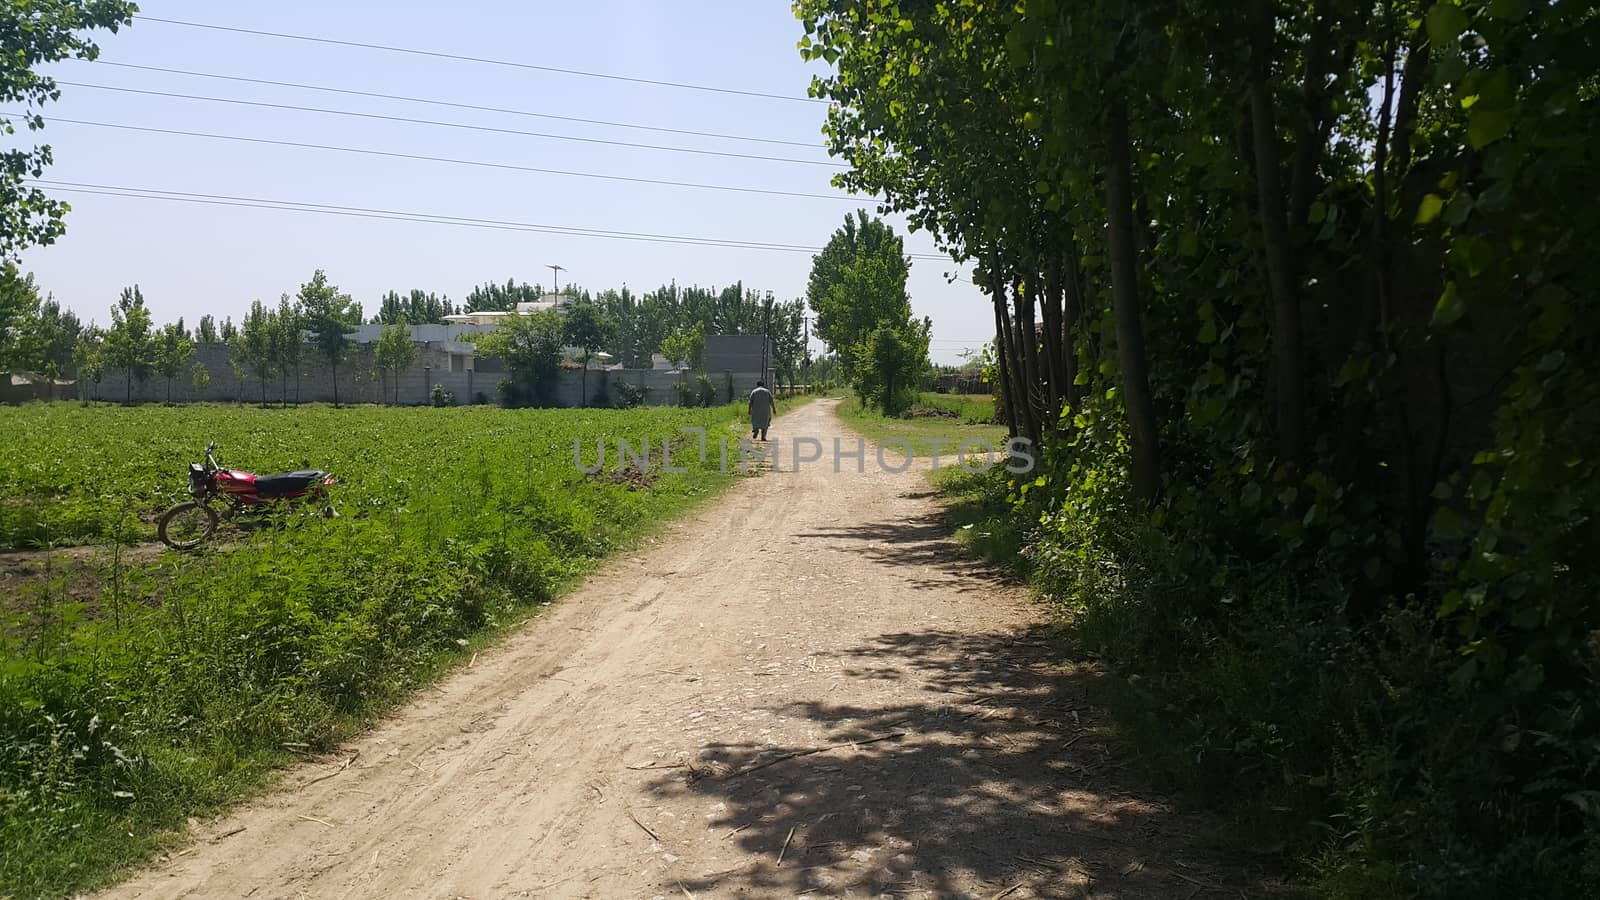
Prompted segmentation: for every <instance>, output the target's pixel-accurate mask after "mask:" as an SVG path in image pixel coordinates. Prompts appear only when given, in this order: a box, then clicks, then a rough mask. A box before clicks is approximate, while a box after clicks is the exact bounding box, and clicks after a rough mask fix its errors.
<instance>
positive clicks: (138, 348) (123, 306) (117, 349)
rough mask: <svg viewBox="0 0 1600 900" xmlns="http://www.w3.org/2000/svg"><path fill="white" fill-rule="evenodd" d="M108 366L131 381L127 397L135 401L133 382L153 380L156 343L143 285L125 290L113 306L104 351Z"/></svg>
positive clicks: (127, 400) (126, 398)
mask: <svg viewBox="0 0 1600 900" xmlns="http://www.w3.org/2000/svg"><path fill="white" fill-rule="evenodd" d="M101 352H102V354H103V356H104V359H105V364H106V365H107V366H108V367H110V368H113V369H120V370H121V371H122V373H123V375H124V376H125V377H126V379H127V396H126V397H125V398H124V401H125V402H127V403H132V402H133V383H134V381H135V380H138V381H143V380H145V379H146V378H149V377H150V370H151V369H152V368H153V367H154V365H155V361H156V343H155V339H154V336H153V335H152V334H151V330H150V310H148V309H146V308H145V305H144V294H143V293H141V292H140V290H139V286H138V285H134V286H133V287H131V288H123V289H122V297H121V298H120V299H119V300H118V301H117V303H116V304H115V305H114V306H112V307H111V327H110V328H108V329H107V330H106V334H105V346H104V348H103V349H102V351H101Z"/></svg>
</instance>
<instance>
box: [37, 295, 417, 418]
mask: <svg viewBox="0 0 1600 900" xmlns="http://www.w3.org/2000/svg"><path fill="white" fill-rule="evenodd" d="M25 281H26V282H27V283H28V284H30V285H31V279H27V280H25ZM44 306H45V305H44V304H40V308H41V309H43V308H44ZM68 315H70V314H68ZM72 323H73V325H74V333H75V340H74V341H73V344H72V348H71V351H70V361H71V364H72V369H73V370H75V371H76V373H77V374H78V376H79V377H80V378H85V379H88V380H89V381H91V382H93V383H96V384H98V383H99V382H100V380H101V378H102V376H103V375H104V373H105V372H107V371H116V372H120V373H122V374H123V375H124V376H125V377H124V381H125V386H126V394H125V398H124V399H125V402H129V403H131V402H132V401H133V385H134V383H135V382H142V381H146V380H148V379H149V378H150V377H151V376H152V375H160V376H162V377H163V378H165V379H166V381H167V400H168V402H171V400H172V386H173V382H174V381H175V379H176V378H177V377H178V376H179V375H181V374H182V373H183V371H184V368H185V367H186V366H187V365H188V364H189V362H190V360H191V359H192V358H193V357H194V347H195V344H196V343H202V344H203V343H226V344H227V345H228V347H229V351H230V353H229V362H230V364H232V365H233V366H234V368H235V369H236V371H237V372H238V373H239V375H240V376H241V378H243V377H244V376H246V375H254V376H255V377H256V379H257V380H258V381H259V382H260V384H261V402H262V404H265V403H266V402H267V382H268V381H269V380H270V379H272V378H273V377H274V376H276V377H278V378H279V379H280V380H281V381H282V386H283V397H284V400H285V402H287V400H288V397H289V384H288V380H289V376H290V375H291V374H293V375H294V377H295V379H296V395H297V396H298V389H299V385H298V380H299V377H300V370H301V365H300V364H301V360H302V358H303V357H304V355H305V354H306V352H307V351H308V350H309V351H310V352H311V353H312V354H314V355H315V356H316V357H317V358H319V359H320V360H322V361H323V362H325V363H327V365H328V366H329V367H330V368H331V369H332V370H333V375H334V379H333V389H334V403H335V404H336V405H337V404H338V402H339V399H338V390H339V385H338V370H339V366H340V365H341V364H342V363H343V362H344V361H345V355H346V350H347V349H348V347H349V344H350V341H349V339H348V338H346V337H345V335H346V334H348V333H349V332H351V331H353V330H355V329H356V328H358V327H359V326H360V325H361V308H360V305H359V304H356V303H355V302H354V301H353V300H351V298H350V296H349V295H348V294H345V293H342V292H341V291H340V290H339V289H338V287H337V286H335V285H333V284H331V283H329V281H328V277H327V275H326V274H325V273H324V272H323V271H321V270H320V269H319V270H317V272H316V273H315V274H314V275H313V276H312V278H311V280H310V281H308V282H306V283H305V284H303V285H301V286H300V290H299V292H298V293H297V294H295V295H294V296H293V297H290V296H289V295H288V294H285V295H283V297H282V298H281V299H280V300H279V301H278V305H277V306H276V307H269V306H268V305H266V304H264V303H262V302H261V301H260V300H257V301H255V302H254V303H252V304H251V307H250V312H249V314H247V315H246V316H245V318H244V319H243V321H242V322H241V323H240V324H239V325H238V326H237V327H235V326H234V325H233V323H232V322H231V320H230V321H225V322H224V323H223V327H222V329H221V330H220V331H219V330H218V329H217V328H216V325H215V322H214V320H213V319H212V317H210V316H205V317H203V318H202V319H201V320H200V324H199V326H198V328H197V329H196V332H195V333H190V332H189V330H188V329H186V328H185V327H184V324H183V320H182V319H179V320H178V321H176V322H173V323H169V324H167V325H164V326H162V327H160V328H157V327H155V326H154V324H153V320H152V318H151V314H150V310H149V308H148V307H147V306H146V305H145V299H144V293H143V291H141V290H140V288H139V286H138V285H134V286H132V287H129V288H124V289H123V291H122V295H121V297H119V298H118V300H117V302H116V303H115V304H114V305H113V306H112V307H111V324H110V325H109V326H108V327H105V328H99V327H96V326H93V325H91V326H89V327H87V328H83V327H78V326H77V320H76V318H74V319H72ZM391 331H393V332H394V333H396V334H398V335H399V336H400V337H402V338H403V343H404V345H405V348H404V349H403V350H402V349H400V348H399V347H397V346H396V341H395V340H394V339H392V338H391V337H390V334H391ZM384 338H386V339H387V340H386V341H383V342H380V344H379V347H378V349H379V351H380V352H379V353H378V354H377V357H378V358H377V362H378V365H379V366H380V367H383V368H387V369H389V370H394V371H397V370H399V369H402V368H404V367H406V366H409V365H410V364H411V362H412V361H414V360H415V358H416V348H415V346H414V345H413V344H412V343H411V339H410V334H409V331H408V330H407V329H405V328H403V327H402V328H397V329H389V330H386V331H385V333H384ZM8 362H10V364H12V365H19V364H27V363H28V362H29V360H28V359H27V358H26V357H24V356H22V355H20V354H18V355H16V356H14V357H13V358H11V359H10V360H8ZM191 372H192V375H191V377H192V378H193V381H194V385H195V387H196V388H197V389H201V388H204V387H205V386H206V385H207V384H209V383H210V375H209V373H208V372H206V371H205V369H204V367H203V366H201V365H200V364H198V363H196V364H195V366H194V368H193V369H192V370H191Z"/></svg>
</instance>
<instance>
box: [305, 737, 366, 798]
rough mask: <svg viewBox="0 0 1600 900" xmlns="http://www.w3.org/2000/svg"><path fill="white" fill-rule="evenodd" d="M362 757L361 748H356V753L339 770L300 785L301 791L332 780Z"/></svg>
mask: <svg viewBox="0 0 1600 900" xmlns="http://www.w3.org/2000/svg"><path fill="white" fill-rule="evenodd" d="M360 755H361V748H360V747H357V748H356V752H354V753H352V754H350V758H349V759H347V760H345V761H344V765H342V766H340V767H339V768H337V769H335V770H333V771H332V772H329V773H328V774H326V775H318V776H317V777H316V778H313V779H311V780H310V781H308V782H306V783H305V784H302V785H300V790H302V791H303V790H305V789H306V788H308V787H310V786H312V785H313V784H316V783H317V782H319V781H327V780H328V779H329V778H332V777H333V776H335V775H338V774H339V773H340V772H343V771H344V770H345V769H348V768H350V764H351V763H353V762H355V761H356V757H358V756H360Z"/></svg>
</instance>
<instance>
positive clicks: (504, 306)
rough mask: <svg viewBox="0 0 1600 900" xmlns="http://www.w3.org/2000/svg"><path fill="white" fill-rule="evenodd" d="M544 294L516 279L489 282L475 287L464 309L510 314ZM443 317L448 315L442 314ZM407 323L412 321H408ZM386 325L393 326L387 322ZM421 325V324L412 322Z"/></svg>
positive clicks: (533, 285) (536, 287)
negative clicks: (503, 282)
mask: <svg viewBox="0 0 1600 900" xmlns="http://www.w3.org/2000/svg"><path fill="white" fill-rule="evenodd" d="M541 296H543V292H542V291H540V290H539V286H538V285H535V284H528V283H526V282H523V283H522V284H518V283H517V280H516V279H515V278H510V279H507V280H506V283H505V284H504V285H499V284H495V283H494V282H489V283H488V284H485V285H483V286H481V287H475V288H473V289H472V291H471V293H469V294H467V302H466V303H465V304H463V306H462V309H463V310H464V311H466V312H510V311H511V310H514V309H516V308H517V304H518V303H533V302H536V301H537V300H538V299H539V298H540V297H541ZM441 315H447V314H445V313H441ZM407 321H410V320H409V319H407ZM385 324H392V323H389V322H388V321H387V320H385ZM412 324H414V325H420V324H422V323H421V322H412Z"/></svg>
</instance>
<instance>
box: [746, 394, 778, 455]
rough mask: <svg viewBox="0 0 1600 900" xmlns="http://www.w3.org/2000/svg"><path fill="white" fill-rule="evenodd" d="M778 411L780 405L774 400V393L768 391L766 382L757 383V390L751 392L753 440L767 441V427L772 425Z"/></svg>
mask: <svg viewBox="0 0 1600 900" xmlns="http://www.w3.org/2000/svg"><path fill="white" fill-rule="evenodd" d="M777 411H778V404H777V402H776V401H775V400H773V399H772V392H771V391H769V390H767V385H766V383H765V382H761V381H758V382H756V389H755V390H753V391H751V392H750V437H751V439H752V440H757V441H764V440H766V439H767V426H769V425H771V424H772V416H773V414H774V413H776V412H777Z"/></svg>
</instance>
